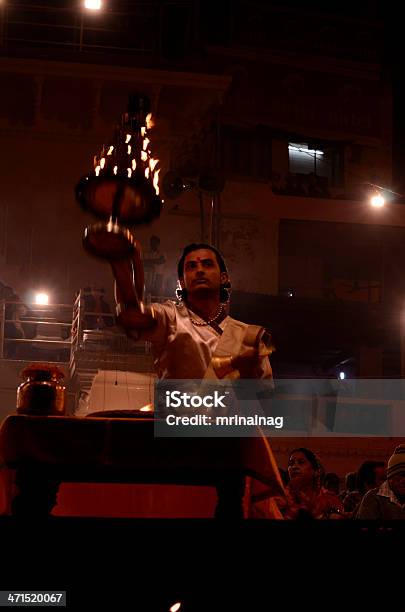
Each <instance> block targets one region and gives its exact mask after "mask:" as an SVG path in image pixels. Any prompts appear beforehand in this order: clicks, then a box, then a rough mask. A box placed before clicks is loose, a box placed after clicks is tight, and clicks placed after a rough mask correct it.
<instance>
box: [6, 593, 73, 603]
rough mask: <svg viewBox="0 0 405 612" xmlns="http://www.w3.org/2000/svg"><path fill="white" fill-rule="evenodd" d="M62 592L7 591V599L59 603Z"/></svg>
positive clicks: (11, 601)
mask: <svg viewBox="0 0 405 612" xmlns="http://www.w3.org/2000/svg"><path fill="white" fill-rule="evenodd" d="M62 595H63V593H49V592H48V593H9V595H8V601H9V602H10V603H12V604H19V603H25V604H27V603H28V604H29V603H31V604H32V603H51V604H52V603H59V602H60V600H61V599H62Z"/></svg>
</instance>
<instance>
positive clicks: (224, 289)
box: [176, 242, 231, 303]
mask: <svg viewBox="0 0 405 612" xmlns="http://www.w3.org/2000/svg"><path fill="white" fill-rule="evenodd" d="M199 249H207V250H209V251H212V252H213V253H214V255H215V257H216V259H217V263H218V265H219V269H220V271H221V272H225V273H226V274H228V268H227V267H226V264H225V260H224V258H223V256H222V255H221V253H220V252H219V251H218V249H216V248H215V247H214V246H212V245H211V244H206V243H205V242H192V243H191V244H188V245H187V246H186V247H184V250H183V253H182V255H181V257H180V259H179V263H178V264H177V276H178V278H179V280H180V278H183V276H184V261H185V259H186V257H187V255H188V254H189V253H192V252H193V251H198V250H199ZM230 289H231V283H230V282H226V283H224V284H223V285H221V289H220V294H219V299H220V301H221V302H223V303H226V302H228V301H229V297H230ZM176 295H177V297H178V299H180V300H184V301H185V300H187V291H186V290H185V289H180V288H178V289H177V290H176Z"/></svg>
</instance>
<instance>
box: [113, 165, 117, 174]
mask: <svg viewBox="0 0 405 612" xmlns="http://www.w3.org/2000/svg"><path fill="white" fill-rule="evenodd" d="M117 171H118V166H114V168H113V172H114V174H117Z"/></svg>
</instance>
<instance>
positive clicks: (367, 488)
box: [276, 444, 405, 521]
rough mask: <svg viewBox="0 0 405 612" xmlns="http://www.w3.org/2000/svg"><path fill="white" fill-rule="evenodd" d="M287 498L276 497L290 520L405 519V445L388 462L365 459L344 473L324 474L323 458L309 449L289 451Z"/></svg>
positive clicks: (286, 474)
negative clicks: (340, 475) (342, 476)
mask: <svg viewBox="0 0 405 612" xmlns="http://www.w3.org/2000/svg"><path fill="white" fill-rule="evenodd" d="M282 478H283V481H284V483H285V492H286V494H285V496H284V497H280V498H279V497H277V498H276V501H277V504H278V507H279V508H280V511H281V513H282V515H283V517H284V518H286V519H360V520H380V521H386V520H393V519H405V444H401V445H399V446H397V447H396V448H395V450H394V452H393V454H392V455H391V457H390V458H389V460H388V464H386V463H385V462H384V461H365V462H363V463H362V464H361V465H360V466H359V469H358V470H357V472H350V473H348V474H346V477H345V480H344V486H343V487H342V488H341V486H340V478H339V476H338V475H337V474H335V473H333V472H329V473H327V474H325V472H324V469H323V466H322V464H321V462H320V460H319V458H318V457H317V456H316V455H315V454H314V453H313V452H312V451H311V450H310V449H308V448H296V449H294V450H293V451H291V453H290V455H289V460H288V469H287V472H284V471H282Z"/></svg>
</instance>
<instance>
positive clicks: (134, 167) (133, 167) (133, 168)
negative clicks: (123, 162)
mask: <svg viewBox="0 0 405 612" xmlns="http://www.w3.org/2000/svg"><path fill="white" fill-rule="evenodd" d="M132 170H136V159H133V160H132Z"/></svg>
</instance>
